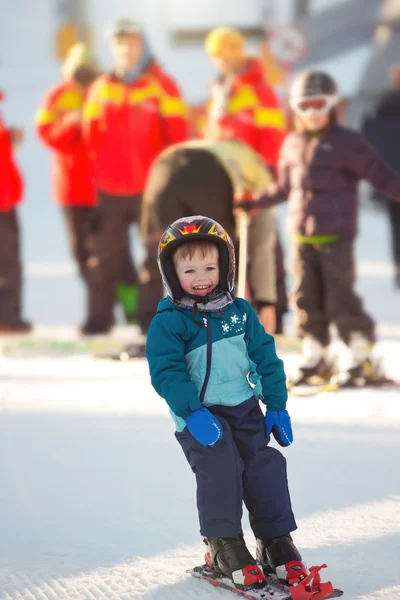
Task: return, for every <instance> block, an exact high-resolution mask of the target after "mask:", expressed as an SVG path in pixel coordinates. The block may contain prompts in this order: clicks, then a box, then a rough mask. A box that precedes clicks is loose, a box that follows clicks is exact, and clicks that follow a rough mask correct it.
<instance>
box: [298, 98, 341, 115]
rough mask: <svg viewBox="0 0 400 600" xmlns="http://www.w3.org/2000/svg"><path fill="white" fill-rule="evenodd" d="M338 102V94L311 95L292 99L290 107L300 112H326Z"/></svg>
mask: <svg viewBox="0 0 400 600" xmlns="http://www.w3.org/2000/svg"><path fill="white" fill-rule="evenodd" d="M338 102H339V97H338V96H310V97H309V98H293V99H291V100H290V107H291V108H292V110H294V112H296V113H298V114H302V113H307V112H317V113H326V112H329V111H330V110H331V109H332V108H333V107H334V106H336V104H337V103H338Z"/></svg>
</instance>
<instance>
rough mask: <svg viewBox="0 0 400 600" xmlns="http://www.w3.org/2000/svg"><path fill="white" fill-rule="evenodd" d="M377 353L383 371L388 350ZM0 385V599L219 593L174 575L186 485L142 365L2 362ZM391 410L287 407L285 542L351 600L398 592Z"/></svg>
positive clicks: (181, 564)
mask: <svg viewBox="0 0 400 600" xmlns="http://www.w3.org/2000/svg"><path fill="white" fill-rule="evenodd" d="M382 351H383V352H384V353H385V355H386V356H387V358H388V362H389V367H390V368H391V370H392V372H393V371H394V370H395V368H396V362H397V359H396V354H397V356H398V353H399V351H400V344H399V342H386V343H385V344H383V346H382ZM285 358H286V359H287V361H286V362H287V365H288V368H289V369H290V368H291V365H292V363H293V362H294V357H293V356H290V355H288V356H287V357H285ZM0 381H1V388H0V389H1V393H0V452H1V456H2V461H1V464H0V506H1V511H0V598H1V600H21V599H22V598H23V599H24V600H33V599H35V600H61V599H62V600H67V599H79V600H81V599H82V600H83V599H85V600H86V599H88V600H89V599H90V600H93V599H107V600H136V599H139V598H143V599H145V600H169V599H171V600H172V599H175V600H180V599H182V600H183V599H192V598H193V599H199V600H207V599H210V600H212V599H215V600H216V599H217V598H223V596H224V592H222V591H216V590H214V589H212V588H211V587H210V586H208V584H205V583H201V582H197V581H195V580H192V579H188V578H187V577H186V576H185V569H187V568H189V567H191V566H193V565H194V564H196V563H198V562H199V561H201V559H202V554H203V551H204V547H203V544H202V542H201V539H200V536H199V534H198V524H197V514H196V505H195V487H194V478H193V475H192V472H191V471H190V469H189V468H188V466H187V464H186V462H185V459H184V456H183V453H182V451H181V450H180V448H179V446H178V444H177V443H176V441H175V440H174V436H173V427H172V423H171V422H170V419H169V416H168V411H167V409H166V406H165V405H164V403H163V401H162V400H161V399H159V398H158V397H157V395H156V394H155V393H154V391H153V390H152V389H151V387H150V384H149V379H148V374H147V367H146V365H145V363H144V362H140V361H138V362H134V363H129V364H120V363H109V362H99V361H95V360H93V359H90V358H87V357H75V358H58V359H52V358H47V359H45V358H38V359H30V360H24V359H2V361H1V362H0ZM399 400H400V398H399V394H398V393H392V392H371V391H365V392H343V393H341V394H338V395H334V394H332V395H326V396H325V397H319V398H318V399H316V398H314V399H311V398H307V399H292V400H291V401H290V405H289V406H290V411H291V414H292V418H293V422H294V427H295V435H296V440H295V444H294V445H293V446H292V447H291V448H290V449H287V450H285V451H284V453H285V455H286V457H287V459H288V468H289V480H290V484H291V491H292V500H293V505H294V509H295V512H296V515H297V519H298V525H299V529H298V531H297V532H296V534H295V538H296V541H297V543H298V544H299V546H300V548H301V549H302V551H303V553H304V557H305V559H306V561H307V562H308V564H315V563H318V564H320V563H321V562H324V561H326V562H327V563H328V565H329V576H330V577H331V578H332V580H333V582H334V583H335V585H336V586H340V587H342V588H343V589H345V591H346V597H348V598H352V599H353V600H394V599H395V598H399V597H400V576H399V569H398V563H399V548H400V518H399V517H400V474H399V468H398V465H399V462H400V436H399V427H400V402H399ZM245 528H246V535H247V539H248V540H249V543H250V545H252V541H251V535H250V532H249V531H248V529H249V527H248V521H247V517H246V519H245ZM225 594H227V593H225Z"/></svg>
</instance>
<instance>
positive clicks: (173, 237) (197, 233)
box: [158, 215, 235, 300]
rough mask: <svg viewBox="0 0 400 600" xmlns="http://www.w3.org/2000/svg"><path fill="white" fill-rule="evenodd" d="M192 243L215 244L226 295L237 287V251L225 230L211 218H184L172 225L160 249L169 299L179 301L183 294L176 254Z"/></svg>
mask: <svg viewBox="0 0 400 600" xmlns="http://www.w3.org/2000/svg"><path fill="white" fill-rule="evenodd" d="M191 240H193V241H195V240H207V241H211V242H214V243H215V244H216V245H217V246H218V249H219V257H220V285H221V288H222V289H223V290H224V291H228V292H233V290H234V287H235V249H234V246H233V243H232V240H231V238H230V237H229V235H228V233H227V232H226V231H225V229H224V228H223V227H222V225H220V224H219V223H217V222H216V221H214V220H213V219H210V218H208V217H203V216H201V215H197V216H191V217H183V218H181V219H178V220H177V221H175V222H174V223H172V224H171V225H170V226H169V227H167V229H166V230H165V231H164V233H163V234H162V236H161V239H160V242H159V246H158V264H159V268H160V272H161V275H162V278H163V282H164V286H165V288H166V290H167V293H168V296H169V297H170V298H171V299H172V300H175V299H177V298H178V295H179V293H180V286H179V283H178V281H177V277H176V274H175V269H174V267H173V263H172V254H173V252H174V250H175V249H176V248H177V247H178V246H179V245H180V244H184V243H186V242H190V241H191Z"/></svg>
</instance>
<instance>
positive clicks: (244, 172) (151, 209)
mask: <svg viewBox="0 0 400 600" xmlns="http://www.w3.org/2000/svg"><path fill="white" fill-rule="evenodd" d="M271 181H272V177H271V174H270V173H269V171H268V169H267V167H266V166H265V163H264V162H263V160H262V158H261V157H260V155H259V154H257V153H256V152H255V151H254V150H252V149H251V148H250V147H249V146H247V144H244V143H242V142H240V141H238V140H192V141H188V142H185V143H182V144H177V145H175V146H172V147H171V148H168V149H167V150H165V151H164V152H163V153H162V154H161V155H160V156H159V157H158V159H157V160H156V161H155V163H154V164H153V167H152V169H151V171H150V175H149V179H148V183H147V186H146V190H145V194H144V214H143V221H142V232H143V234H144V238H145V239H146V238H147V231H149V230H151V229H153V230H154V229H166V227H167V226H168V225H169V224H170V223H172V222H173V221H175V220H177V219H179V218H180V217H182V216H189V215H197V214H204V215H207V216H208V217H211V218H212V219H214V220H215V221H217V222H218V223H220V224H221V225H222V226H223V227H224V229H226V231H227V232H228V233H229V235H230V236H231V238H232V241H233V243H234V244H235V247H236V250H237V238H236V226H235V217H234V213H233V210H234V201H235V198H238V199H240V198H242V197H243V196H245V195H246V194H250V195H254V194H255V193H257V192H261V191H262V190H263V189H265V187H266V186H268V185H269V184H270V183H271ZM153 213H154V217H155V219H156V226H154V227H151V225H150V224H151V220H152V216H153ZM253 223H260V224H261V225H262V228H263V229H262V233H263V236H262V237H261V236H260V237H259V239H258V240H257V247H255V248H254V246H255V244H256V241H255V240H254V239H253V232H254V231H257V228H256V227H254V225H253V226H252V228H251V231H250V239H249V249H250V254H251V255H252V257H253V260H252V262H251V264H250V274H251V281H252V282H254V287H253V288H252V290H251V291H252V296H253V299H254V301H255V302H256V303H257V305H258V306H261V307H267V306H272V307H274V306H275V304H276V301H277V289H276V287H277V286H276V272H275V246H276V219H275V213H274V211H273V210H271V209H270V210H265V211H262V218H259V220H258V219H255V220H254V222H253ZM264 317H266V315H265V314H264ZM264 327H265V329H266V331H267V332H268V333H271V334H272V333H274V332H275V327H276V325H275V319H274V311H272V314H271V313H270V314H269V319H268V320H267V319H266V318H264Z"/></svg>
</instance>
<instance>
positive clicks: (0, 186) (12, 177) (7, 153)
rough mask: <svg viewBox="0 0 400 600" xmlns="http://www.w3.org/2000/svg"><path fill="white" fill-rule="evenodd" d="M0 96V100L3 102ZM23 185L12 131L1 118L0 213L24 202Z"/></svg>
mask: <svg viewBox="0 0 400 600" xmlns="http://www.w3.org/2000/svg"><path fill="white" fill-rule="evenodd" d="M2 97H3V96H2V95H1V94H0V100H2ZM22 193H23V184H22V178H21V175H20V173H19V171H18V168H17V166H16V164H15V162H14V157H13V146H12V129H6V128H5V126H4V123H3V121H2V120H1V118H0V211H1V212H9V211H10V210H12V209H13V208H14V207H15V206H16V205H17V204H18V202H20V201H21V200H22Z"/></svg>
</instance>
